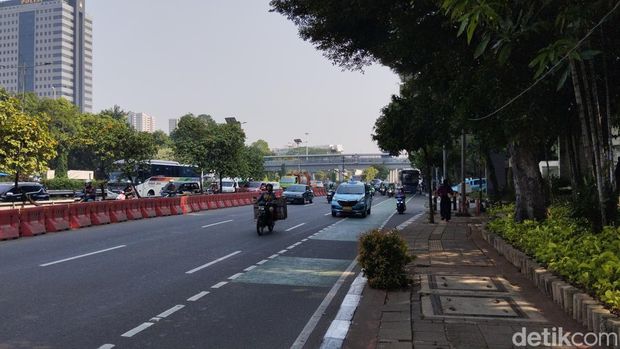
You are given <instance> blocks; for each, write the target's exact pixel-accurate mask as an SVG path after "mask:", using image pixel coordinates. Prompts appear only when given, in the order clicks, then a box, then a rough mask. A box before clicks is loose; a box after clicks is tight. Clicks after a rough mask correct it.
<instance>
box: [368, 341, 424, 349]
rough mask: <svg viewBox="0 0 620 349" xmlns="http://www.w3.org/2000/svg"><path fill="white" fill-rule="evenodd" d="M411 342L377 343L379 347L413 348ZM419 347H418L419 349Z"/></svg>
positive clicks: (391, 348)
mask: <svg viewBox="0 0 620 349" xmlns="http://www.w3.org/2000/svg"><path fill="white" fill-rule="evenodd" d="M411 348H412V343H411V342H387V343H379V345H377V349H411ZM417 348H418V347H416V349H417Z"/></svg>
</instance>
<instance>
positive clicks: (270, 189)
mask: <svg viewBox="0 0 620 349" xmlns="http://www.w3.org/2000/svg"><path fill="white" fill-rule="evenodd" d="M267 190H268V191H272V190H273V184H271V183H268V184H267Z"/></svg>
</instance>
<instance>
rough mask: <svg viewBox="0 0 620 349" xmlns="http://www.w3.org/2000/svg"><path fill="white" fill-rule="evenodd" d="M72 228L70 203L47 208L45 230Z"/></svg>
mask: <svg viewBox="0 0 620 349" xmlns="http://www.w3.org/2000/svg"><path fill="white" fill-rule="evenodd" d="M70 228H71V223H70V222H69V205H52V206H47V207H46V208H45V230H47V232H48V233H51V232H55V231H61V230H67V229H70Z"/></svg>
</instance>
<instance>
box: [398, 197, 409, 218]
mask: <svg viewBox="0 0 620 349" xmlns="http://www.w3.org/2000/svg"><path fill="white" fill-rule="evenodd" d="M406 209H407V205H405V198H404V197H402V196H399V197H397V198H396V211H398V214H403V213H404V212H405V210H406Z"/></svg>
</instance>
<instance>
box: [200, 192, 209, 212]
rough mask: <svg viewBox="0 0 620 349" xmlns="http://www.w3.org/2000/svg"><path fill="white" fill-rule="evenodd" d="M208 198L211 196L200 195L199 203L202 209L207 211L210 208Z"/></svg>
mask: <svg viewBox="0 0 620 349" xmlns="http://www.w3.org/2000/svg"><path fill="white" fill-rule="evenodd" d="M208 198H209V197H208V196H207V195H200V196H198V205H199V206H200V210H201V211H206V210H208V209H209V205H208V204H207V200H208Z"/></svg>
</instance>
